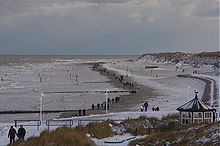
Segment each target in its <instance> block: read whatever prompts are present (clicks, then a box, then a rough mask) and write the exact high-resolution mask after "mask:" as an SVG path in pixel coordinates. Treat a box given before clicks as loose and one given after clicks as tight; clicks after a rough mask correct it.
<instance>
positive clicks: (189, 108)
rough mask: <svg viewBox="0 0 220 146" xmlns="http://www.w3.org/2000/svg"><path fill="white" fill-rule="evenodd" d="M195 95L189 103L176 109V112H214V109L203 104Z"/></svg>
mask: <svg viewBox="0 0 220 146" xmlns="http://www.w3.org/2000/svg"><path fill="white" fill-rule="evenodd" d="M197 93H198V92H196V94H195V98H194V99H192V100H190V101H189V102H187V103H185V104H183V105H182V106H180V107H178V108H177V110H178V111H186V112H207V111H216V109H215V108H213V107H211V106H209V105H206V104H205V103H204V102H202V101H201V100H199V99H198V96H197Z"/></svg>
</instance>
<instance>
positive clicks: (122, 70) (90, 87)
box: [0, 56, 218, 122]
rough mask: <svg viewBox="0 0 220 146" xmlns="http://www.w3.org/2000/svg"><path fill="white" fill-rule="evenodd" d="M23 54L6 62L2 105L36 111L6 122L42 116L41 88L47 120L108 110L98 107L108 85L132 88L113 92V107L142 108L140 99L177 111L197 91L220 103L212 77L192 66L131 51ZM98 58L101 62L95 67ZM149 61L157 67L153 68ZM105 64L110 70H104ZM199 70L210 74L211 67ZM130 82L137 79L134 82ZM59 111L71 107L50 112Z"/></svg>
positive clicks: (121, 109)
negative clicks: (130, 53) (115, 53)
mask: <svg viewBox="0 0 220 146" xmlns="http://www.w3.org/2000/svg"><path fill="white" fill-rule="evenodd" d="M18 58H19V57H18ZM19 59H20V60H19V61H17V62H16V61H14V60H16V58H13V59H12V62H8V63H7V62H6V63H5V64H6V65H5V66H4V65H2V66H1V70H0V73H1V76H3V78H4V81H3V82H1V83H0V85H1V86H0V89H1V90H0V92H1V96H0V101H1V102H0V104H1V106H0V108H1V109H0V110H1V111H35V113H33V114H27V113H26V114H2V115H1V118H0V121H1V122H13V121H14V120H19V119H26V120H27V119H29V120H38V119H39V113H36V112H38V111H39V109H40V98H41V95H42V93H43V96H42V99H43V111H44V114H43V119H44V120H48V119H53V118H58V117H60V118H66V117H72V116H77V115H78V114H79V113H78V110H79V109H81V110H83V109H86V115H90V114H104V113H105V112H106V111H105V110H97V104H98V103H99V104H102V103H104V102H105V100H106V98H105V97H106V95H105V93H101V92H105V91H106V90H107V89H108V90H110V91H128V92H127V93H126V92H125V93H120V92H118V93H109V94H108V98H109V99H110V100H111V102H110V104H109V110H108V112H127V111H133V112H134V111H140V103H141V102H145V101H148V103H149V111H151V109H152V108H153V107H159V108H160V109H161V110H162V111H164V112H176V108H177V107H178V106H180V105H181V104H183V103H185V102H187V101H189V100H191V99H193V98H194V91H195V90H196V91H198V92H199V98H201V99H202V100H203V101H205V102H207V103H208V104H213V103H214V102H215V103H216V105H217V106H218V102H216V101H214V100H212V98H213V97H212V95H211V94H213V93H211V91H212V89H211V81H210V80H208V79H207V78H204V77H201V76H198V74H197V76H190V77H189V76H188V75H189V74H192V72H193V71H195V68H192V67H190V66H188V65H182V66H179V68H178V69H176V64H172V63H164V64H158V63H157V64H155V63H149V62H146V61H134V60H131V59H135V58H134V57H129V56H127V57H125V58H122V59H121V57H112V58H111V57H103V58H97V57H94V58H87V57H85V58H84V59H82V58H81V59H80V58H71V57H45V56H44V57H41V58H34V59H31V58H28V57H26V58H24V59H21V58H19ZM17 60H18V59H17ZM37 60H40V61H39V62H37ZM25 61H26V62H25ZM13 62H16V64H13ZM96 63H98V64H99V66H98V67H97V68H93V67H94V65H95V64H96ZM145 66H158V68H153V69H148V68H145ZM103 69H105V70H106V71H105V72H103ZM183 70H184V72H183ZM196 70H197V71H198V72H199V73H205V72H207V71H209V70H210V67H204V68H197V69H196ZM120 76H123V81H119V79H118V78H119V77H120ZM125 83H132V84H133V86H129V85H128V84H127V85H126V84H125ZM209 84H210V85H209ZM129 91H135V92H136V94H132V95H131V94H130V93H129ZM88 92H90V93H88ZM95 92H97V93H95ZM116 97H119V98H120V102H118V103H115V102H114V103H112V99H115V98H116ZM216 100H217V99H216ZM211 102H213V103H211ZM24 103H25V104H24ZM92 104H94V105H95V109H94V110H92V109H91V106H92ZM57 110H58V111H62V110H63V111H68V110H72V111H71V112H47V113H46V111H57Z"/></svg>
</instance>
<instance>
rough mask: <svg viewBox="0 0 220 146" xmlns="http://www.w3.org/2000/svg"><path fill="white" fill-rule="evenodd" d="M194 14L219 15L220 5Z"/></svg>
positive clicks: (204, 15) (202, 15)
mask: <svg viewBox="0 0 220 146" xmlns="http://www.w3.org/2000/svg"><path fill="white" fill-rule="evenodd" d="M193 15H194V16H199V17H219V7H216V8H212V9H209V10H206V11H201V10H200V11H196V12H194V13H193Z"/></svg>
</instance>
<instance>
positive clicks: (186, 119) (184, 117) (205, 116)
mask: <svg viewBox="0 0 220 146" xmlns="http://www.w3.org/2000/svg"><path fill="white" fill-rule="evenodd" d="M197 94H198V92H195V98H194V99H192V100H190V101H189V102H187V103H185V104H184V105H182V106H180V107H178V108H177V110H178V111H179V112H180V121H181V124H182V125H187V124H191V123H201V122H213V121H215V112H216V109H215V108H213V107H211V106H208V105H206V104H205V103H204V102H202V101H201V100H199V99H198V95H197Z"/></svg>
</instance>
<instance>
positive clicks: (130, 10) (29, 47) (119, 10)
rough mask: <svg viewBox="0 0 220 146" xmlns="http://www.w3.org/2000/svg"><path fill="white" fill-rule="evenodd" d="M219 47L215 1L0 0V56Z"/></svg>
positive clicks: (107, 53)
mask: <svg viewBox="0 0 220 146" xmlns="http://www.w3.org/2000/svg"><path fill="white" fill-rule="evenodd" d="M218 50H219V0H0V55H141V54H144V53H152V52H176V51H182V52H202V51H218Z"/></svg>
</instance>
